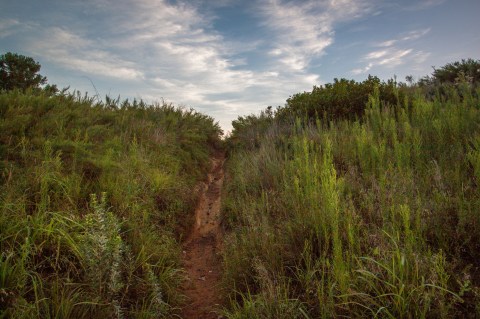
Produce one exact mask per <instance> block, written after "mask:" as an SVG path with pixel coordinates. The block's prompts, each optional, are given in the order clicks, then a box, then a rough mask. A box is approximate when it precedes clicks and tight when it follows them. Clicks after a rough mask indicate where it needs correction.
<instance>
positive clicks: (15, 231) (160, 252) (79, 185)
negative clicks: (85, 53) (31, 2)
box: [0, 90, 221, 318]
mask: <svg viewBox="0 0 480 319" xmlns="http://www.w3.org/2000/svg"><path fill="white" fill-rule="evenodd" d="M0 131H1V132H2V134H1V135H0V174H1V175H0V211H1V213H0V234H1V236H0V251H1V255H0V317H1V318H170V317H171V316H172V315H173V314H174V313H175V307H176V306H178V305H179V304H180V302H181V301H182V300H181V296H180V295H179V293H178V291H177V287H178V285H179V283H180V282H181V280H182V278H183V275H182V272H181V266H180V259H179V255H180V254H179V252H180V248H179V240H180V239H181V237H182V236H183V233H184V230H185V228H186V227H188V225H190V223H191V222H192V221H191V218H193V208H194V205H195V202H196V199H197V198H196V196H197V195H198V192H196V191H195V190H196V189H197V188H196V185H197V184H198V182H199V181H200V180H202V179H203V178H204V176H205V174H206V171H207V170H208V168H209V164H210V163H209V156H210V152H211V151H213V148H214V147H215V146H216V145H217V146H218V145H219V144H218V143H219V135H220V133H221V130H220V129H219V126H218V125H217V124H216V123H214V121H213V119H212V118H210V117H208V116H206V115H203V114H200V113H197V112H195V111H193V110H184V109H181V108H176V107H174V106H172V105H169V104H165V103H163V104H154V105H147V104H145V103H144V102H141V101H140V102H138V101H133V102H128V101H124V102H120V101H119V100H118V99H117V100H113V99H111V98H108V97H107V98H106V101H105V102H98V101H96V100H95V99H93V98H89V97H87V96H82V95H80V94H79V93H74V94H67V93H63V94H53V95H52V94H51V92H45V91H42V90H25V91H23V90H9V91H2V92H1V93H0ZM192 190H193V191H192Z"/></svg>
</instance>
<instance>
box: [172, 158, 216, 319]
mask: <svg viewBox="0 0 480 319" xmlns="http://www.w3.org/2000/svg"><path fill="white" fill-rule="evenodd" d="M212 161H213V163H212V170H211V171H210V173H209V174H208V181H207V185H206V187H205V188H204V191H203V192H202V194H201V195H200V200H199V203H198V205H197V208H196V210H195V225H194V227H193V228H192V231H191V233H190V235H189V237H188V238H187V240H186V241H185V243H184V246H183V250H184V251H183V264H184V267H185V270H186V271H187V275H188V278H187V280H186V282H185V283H184V285H183V293H184V294H185V296H186V297H187V301H186V304H185V306H184V308H183V309H182V312H181V316H182V318H184V319H218V318H221V316H219V315H218V314H216V313H215V310H216V309H217V308H218V305H219V304H220V303H221V302H222V299H221V295H220V287H219V285H220V279H221V257H220V256H219V255H218V252H219V250H220V248H221V242H222V231H221V227H220V194H221V190H222V185H223V163H224V161H225V155H224V154H223V153H218V154H217V155H216V156H215V157H214V158H213V160H212Z"/></svg>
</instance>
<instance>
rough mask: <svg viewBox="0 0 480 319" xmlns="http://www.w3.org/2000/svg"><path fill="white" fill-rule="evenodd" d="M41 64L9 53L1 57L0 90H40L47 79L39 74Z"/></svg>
mask: <svg viewBox="0 0 480 319" xmlns="http://www.w3.org/2000/svg"><path fill="white" fill-rule="evenodd" d="M40 68H41V66H40V63H38V62H36V61H35V60H34V59H32V58H31V57H26V56H23V55H19V54H16V53H11V52H7V53H5V54H3V55H1V56H0V90H13V89H21V90H26V89H28V88H39V87H40V85H43V84H45V83H47V78H46V77H44V76H42V75H40V74H38V72H39V71H40Z"/></svg>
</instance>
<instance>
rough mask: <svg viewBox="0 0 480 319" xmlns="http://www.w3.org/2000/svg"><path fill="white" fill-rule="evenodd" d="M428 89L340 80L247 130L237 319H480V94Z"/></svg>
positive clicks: (234, 247) (239, 168)
mask: <svg viewBox="0 0 480 319" xmlns="http://www.w3.org/2000/svg"><path fill="white" fill-rule="evenodd" d="M477 72H479V71H477ZM427 80H429V79H428V78H427V79H426V80H425V81H427ZM427 82H428V83H423V85H410V86H408V85H406V84H397V83H396V82H394V81H393V80H392V81H388V82H381V81H379V80H378V79H375V78H369V79H367V80H366V81H365V82H362V83H356V82H353V81H345V80H340V81H337V80H336V81H335V83H333V84H328V85H326V86H324V87H318V88H314V90H313V91H312V92H304V93H299V94H297V95H294V96H293V97H292V98H291V99H289V100H288V101H287V104H286V106H285V107H283V108H279V109H277V110H272V109H271V108H268V109H267V110H265V111H264V112H262V113H260V114H259V115H250V116H247V117H240V118H239V119H238V120H237V121H235V122H234V123H233V125H234V128H235V130H234V131H233V133H232V136H231V138H230V140H229V143H230V147H229V159H228V161H227V163H226V177H225V191H224V194H223V214H224V219H225V224H226V228H227V229H228V230H229V235H228V236H227V238H226V239H225V247H224V253H223V256H224V257H223V258H224V286H225V287H226V291H227V292H228V293H229V296H230V299H231V304H230V306H229V308H228V310H227V311H226V317H227V318H285V319H286V318H477V317H479V316H480V308H479V305H480V268H479V267H480V264H479V260H480V255H479V252H480V213H479V212H480V206H479V205H480V193H479V182H480V125H479V124H480V98H479V97H480V90H479V88H478V85H475V84H472V82H471V81H470V82H469V81H465V77H463V79H462V78H461V77H460V78H458V79H457V81H456V82H455V83H436V82H435V81H434V79H430V80H429V81H427ZM368 90H371V91H370V93H368ZM352 91H354V92H355V91H356V92H363V93H362V94H364V96H366V99H365V102H366V103H365V104H361V103H358V100H359V98H361V96H362V95H358V94H357V95H355V94H353V95H352ZM352 98H353V100H352ZM360 102H361V101H360ZM356 107H359V108H356Z"/></svg>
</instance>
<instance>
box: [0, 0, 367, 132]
mask: <svg viewBox="0 0 480 319" xmlns="http://www.w3.org/2000/svg"><path fill="white" fill-rule="evenodd" d="M229 1H231V0H224V2H223V4H221V6H223V5H226V4H228V3H229ZM205 3H207V1H206V0H195V1H190V2H183V1H177V2H175V3H174V2H171V1H167V0H136V1H132V0H115V1H114V0H84V2H83V4H82V5H81V6H82V7H81V8H82V10H83V12H86V14H87V15H90V14H93V13H94V14H95V17H98V21H95V22H94V23H93V24H92V23H91V22H92V21H85V22H83V23H82V21H79V22H76V24H75V28H73V27H72V26H71V25H70V26H65V25H56V26H55V22H53V23H49V24H48V25H49V26H48V27H45V26H42V27H39V28H38V30H37V32H36V33H35V35H33V34H32V36H31V38H30V39H29V45H28V47H29V49H30V51H31V52H32V53H35V54H36V55H38V56H40V57H42V59H43V60H49V61H51V62H52V63H54V64H56V65H59V66H61V67H63V68H64V69H67V70H73V71H80V73H81V75H83V74H86V75H94V76H96V77H97V78H98V77H102V78H105V77H108V78H110V79H107V80H108V82H109V83H111V84H109V85H112V86H114V87H118V86H119V83H120V86H123V87H124V88H126V89H124V90H122V92H121V94H122V96H129V97H133V96H135V97H142V98H144V99H146V100H148V101H155V100H159V99H161V98H165V99H166V100H167V101H172V102H173V103H175V104H181V105H188V106H192V107H194V108H196V109H198V110H199V111H203V112H206V113H208V114H210V115H213V116H215V117H216V118H217V119H218V120H219V121H220V123H221V124H222V126H223V127H225V128H227V129H228V127H229V126H230V124H229V122H230V121H231V119H232V118H234V117H235V116H234V114H237V115H244V114H248V113H251V112H256V111H257V110H259V109H262V108H264V107H265V106H267V105H273V106H277V105H279V104H283V103H284V101H285V99H286V98H287V97H288V96H289V95H290V94H293V93H295V92H299V91H304V90H307V89H310V88H311V87H312V86H313V85H316V84H319V83H318V82H319V76H318V75H317V74H314V73H312V72H309V68H310V67H311V61H312V59H314V58H318V57H320V56H322V55H323V54H324V53H325V49H326V48H327V47H328V46H329V45H331V44H332V43H333V41H334V27H335V24H336V23H338V22H342V21H349V20H351V19H355V18H358V17H360V16H363V15H365V14H366V13H367V12H370V5H369V3H368V2H367V0H362V1H354V0H328V1H321V2H319V1H315V0H307V1H305V2H301V3H299V2H284V1H280V0H271V1H268V2H266V3H256V6H255V10H257V12H258V13H259V16H257V17H260V20H261V21H263V22H264V24H262V25H259V27H260V28H263V29H262V31H264V32H267V31H268V33H269V35H271V37H267V38H264V37H262V39H258V38H255V37H252V40H251V42H247V43H244V42H242V43H240V42H235V41H230V40H228V39H225V38H224V37H223V36H222V34H221V33H220V32H219V31H217V30H215V29H214V21H215V19H216V17H215V16H213V15H212V12H213V11H209V10H202V6H205ZM208 3H209V2H208ZM0 30H1V28H0ZM259 47H261V49H259ZM245 52H249V53H251V52H254V54H256V55H258V56H260V58H261V59H262V65H261V66H258V65H256V66H251V65H249V64H248V63H249V59H248V57H247V56H246V55H243V53H245ZM70 73H72V75H71V76H72V77H73V75H74V74H75V73H74V72H70ZM77 75H78V73H77ZM93 81H94V82H96V80H95V77H93ZM114 81H117V82H114ZM67 85H68V83H67ZM114 94H115V93H114Z"/></svg>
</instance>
